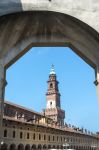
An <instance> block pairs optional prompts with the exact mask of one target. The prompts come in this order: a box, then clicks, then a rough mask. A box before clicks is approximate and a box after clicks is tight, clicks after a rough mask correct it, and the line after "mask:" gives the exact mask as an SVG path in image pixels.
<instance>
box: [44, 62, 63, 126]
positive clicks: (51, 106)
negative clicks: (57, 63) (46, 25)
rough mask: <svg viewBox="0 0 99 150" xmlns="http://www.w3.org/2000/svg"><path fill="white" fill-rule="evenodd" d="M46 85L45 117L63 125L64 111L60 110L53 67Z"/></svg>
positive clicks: (58, 93)
mask: <svg viewBox="0 0 99 150" xmlns="http://www.w3.org/2000/svg"><path fill="white" fill-rule="evenodd" d="M47 83H48V89H47V93H46V101H47V105H46V109H45V115H46V116H48V117H50V118H52V119H53V120H54V121H56V122H57V123H59V124H60V125H63V124H64V118H65V111H64V110H62V109H61V102H60V96H61V95H60V92H59V89H58V84H59V82H58V81H57V76H56V73H55V70H54V66H53V65H52V68H51V71H50V74H49V79H48V81H47Z"/></svg>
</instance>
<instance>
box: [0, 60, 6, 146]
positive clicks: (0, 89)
mask: <svg viewBox="0 0 99 150" xmlns="http://www.w3.org/2000/svg"><path fill="white" fill-rule="evenodd" d="M4 90H5V75H4V66H3V65H2V62H1V60H0V146H1V143H2V136H3V132H2V119H3V106H4Z"/></svg>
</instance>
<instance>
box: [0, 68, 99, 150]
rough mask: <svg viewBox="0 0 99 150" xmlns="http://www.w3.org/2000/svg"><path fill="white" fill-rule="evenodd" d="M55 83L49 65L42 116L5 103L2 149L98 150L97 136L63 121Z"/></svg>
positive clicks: (98, 136)
mask: <svg viewBox="0 0 99 150" xmlns="http://www.w3.org/2000/svg"><path fill="white" fill-rule="evenodd" d="M58 83H59V82H58V81H57V76H56V73H55V71H54V68H53V66H52V69H51V71H50V74H49V79H48V81H47V84H48V89H47V92H46V104H47V105H46V109H43V112H42V113H38V112H35V111H33V110H30V109H27V108H24V107H22V106H19V105H16V104H13V103H11V102H8V101H5V102H4V114H3V131H2V132H3V137H2V141H1V150H35V149H38V150H39V149H66V148H68V149H76V150H99V133H92V132H89V131H87V130H86V129H83V128H82V129H80V128H78V127H76V126H73V125H70V124H69V125H68V124H67V123H65V122H64V119H65V111H64V110H63V109H62V108H61V99H60V96H61V95H60V92H59V87H58Z"/></svg>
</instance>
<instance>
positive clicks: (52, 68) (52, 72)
mask: <svg viewBox="0 0 99 150" xmlns="http://www.w3.org/2000/svg"><path fill="white" fill-rule="evenodd" d="M52 74H54V75H55V74H56V73H55V70H54V65H53V64H52V67H51V71H50V75H52Z"/></svg>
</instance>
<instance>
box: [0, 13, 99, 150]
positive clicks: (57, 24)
mask: <svg viewBox="0 0 99 150" xmlns="http://www.w3.org/2000/svg"><path fill="white" fill-rule="evenodd" d="M0 34H1V35H2V38H1V39H0V43H1V45H0V49H1V52H0V54H1V55H0V74H1V75H0V83H1V84H0V99H1V101H0V103H1V104H0V106H1V109H0V116H1V117H0V126H1V127H2V119H3V108H4V93H5V86H6V70H7V69H8V68H9V67H10V66H11V65H12V64H13V63H14V62H16V61H17V60H18V59H19V58H20V57H21V56H23V55H24V54H25V53H26V52H27V51H29V49H30V48H31V47H35V46H37V47H38V46H39V47H40V46H41V47H42V46H53V47H54V46H62V47H65V46H68V47H70V48H72V50H73V51H74V52H75V53H76V54H77V55H78V56H80V57H81V58H82V59H83V60H84V61H85V62H86V63H88V64H89V65H90V66H91V67H92V68H93V69H94V70H95V73H96V74H95V84H96V86H97V91H98V94H99V84H98V83H99V55H98V53H99V51H98V48H99V40H98V37H99V34H98V33H97V32H96V31H95V30H94V29H92V28H91V27H89V26H88V25H87V24H85V23H84V22H82V21H80V20H78V19H76V18H74V17H72V16H69V15H66V14H63V13H58V12H50V11H31V12H28V11H27V12H19V13H14V14H9V15H5V16H1V17H0ZM51 86H52V85H51ZM0 135H3V133H2V132H1V134H0ZM0 138H2V137H1V136H0ZM19 149H20V147H19Z"/></svg>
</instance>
